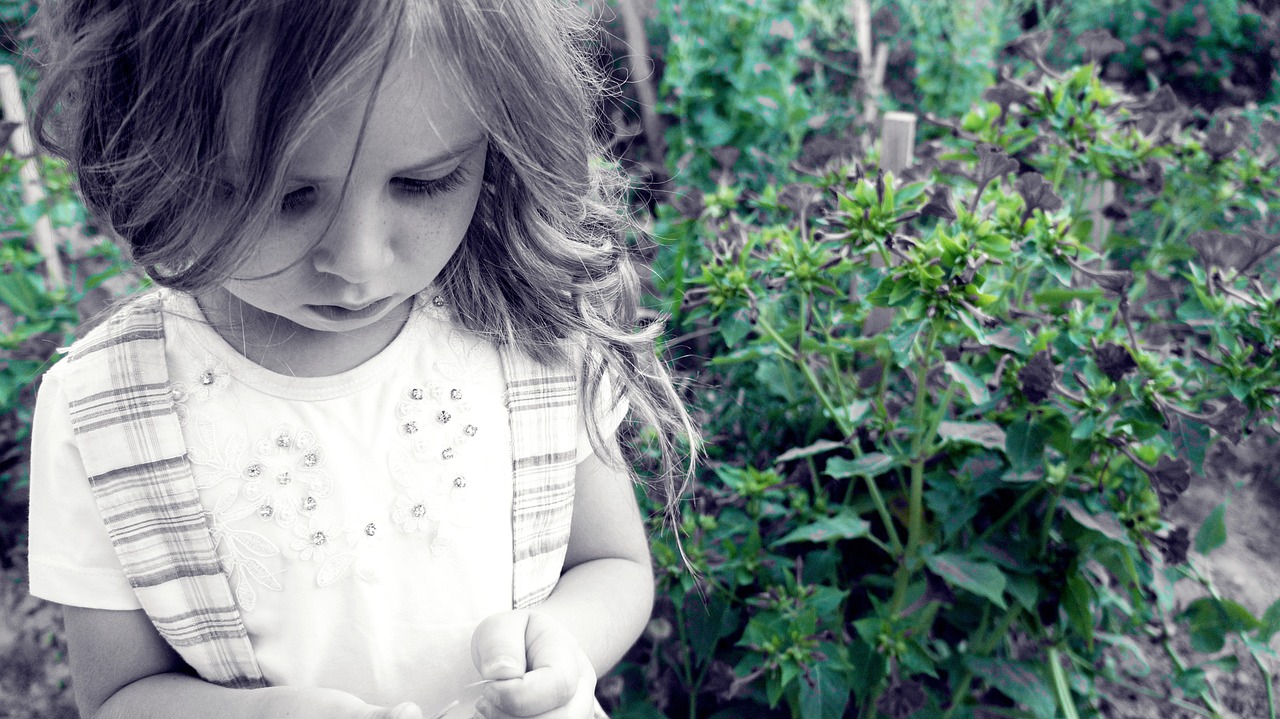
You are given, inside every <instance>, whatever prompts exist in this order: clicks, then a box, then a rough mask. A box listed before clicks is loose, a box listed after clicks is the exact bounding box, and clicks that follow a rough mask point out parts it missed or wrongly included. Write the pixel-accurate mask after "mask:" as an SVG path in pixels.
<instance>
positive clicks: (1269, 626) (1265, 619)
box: [1258, 599, 1280, 644]
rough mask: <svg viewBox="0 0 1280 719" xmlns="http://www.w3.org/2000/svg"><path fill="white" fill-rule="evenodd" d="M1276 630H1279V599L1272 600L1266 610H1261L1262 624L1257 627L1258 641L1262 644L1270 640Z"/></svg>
mask: <svg viewBox="0 0 1280 719" xmlns="http://www.w3.org/2000/svg"><path fill="white" fill-rule="evenodd" d="M1276 632H1280V599H1277V600H1276V601H1274V602H1272V603H1271V606H1269V607H1267V611H1266V612H1263V614H1262V626H1260V627H1258V641H1260V642H1263V643H1264V644H1265V643H1267V642H1270V641H1271V637H1272V636H1273V635H1275V633H1276Z"/></svg>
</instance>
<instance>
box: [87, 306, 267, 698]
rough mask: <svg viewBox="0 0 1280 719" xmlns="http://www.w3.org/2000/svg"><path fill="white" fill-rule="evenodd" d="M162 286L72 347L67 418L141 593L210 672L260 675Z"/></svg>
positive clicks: (189, 657)
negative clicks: (181, 416)
mask: <svg viewBox="0 0 1280 719" xmlns="http://www.w3.org/2000/svg"><path fill="white" fill-rule="evenodd" d="M163 319H164V318H163V315H162V312H161V306H160V297H159V296H158V295H157V294H155V293H152V294H148V295H144V296H142V297H140V298H139V299H137V300H135V301H133V302H132V303H131V304H130V305H129V306H127V307H125V308H124V309H122V310H121V311H119V312H117V313H116V314H115V315H114V316H113V317H112V318H111V319H110V320H108V321H107V322H106V323H105V324H104V325H102V326H100V327H99V328H97V329H96V330H94V331H93V332H91V333H90V334H89V335H88V336H86V337H85V338H84V339H83V340H81V341H80V342H77V343H76V344H75V345H74V346H73V347H72V348H71V351H70V354H69V355H68V357H67V362H68V363H71V364H72V365H73V366H74V368H75V369H74V371H71V372H68V373H67V374H68V378H69V379H68V390H69V396H70V402H69V406H70V412H71V425H72V429H73V431H74V434H75V439H76V443H77V445H78V446H79V448H80V454H81V457H82V458H83V460H84V465H85V469H86V470H87V472H88V475H89V484H90V486H91V488H92V489H93V494H94V497H95V499H96V500H97V503H98V509H99V511H100V512H101V514H102V517H103V521H104V522H105V524H106V526H107V533H108V535H109V536H110V537H111V543H112V544H113V545H114V546H115V549H116V553H117V554H118V555H119V557H120V562H121V564H122V565H123V566H124V571H125V573H126V574H127V575H128V577H129V583H130V585H131V586H132V587H133V590H134V593H135V594H136V595H137V597H138V601H139V603H140V604H141V605H142V608H143V609H144V610H145V611H146V613H147V615H148V617H150V619H151V621H152V623H153V624H155V627H156V629H157V630H158V631H159V633H160V636H162V637H164V639H165V641H166V642H168V643H169V644H170V645H171V646H172V647H173V648H174V649H175V650H176V651H177V652H178V654H179V655H181V656H182V658H183V659H184V660H185V661H186V662H187V663H188V664H189V665H191V667H192V668H193V669H195V670H196V671H197V672H198V673H199V675H200V676H201V677H202V678H204V679H205V680H207V681H209V682H212V683H214V684H220V685H223V686H231V687H242V688H252V687H261V686H265V682H264V680H263V678H262V672H261V670H260V669H259V668H258V663H257V660H256V659H255V658H254V655H253V649H252V647H251V646H250V644H249V637H248V633H247V632H246V631H245V627H244V622H243V621H242V620H241V617H240V611H239V609H238V608H237V607H236V603H235V600H234V599H233V596H232V593H231V587H230V585H229V583H228V582H227V578H226V576H225V575H223V573H222V570H221V567H220V565H219V562H218V557H217V554H216V552H215V550H214V543H213V537H212V535H211V534H210V532H209V527H208V525H207V524H206V522H205V516H204V508H203V506H202V505H201V503H200V497H199V494H198V493H197V491H196V487H195V480H194V479H193V477H192V475H191V467H190V464H189V463H188V462H187V457H186V442H185V441H184V440H183V437H182V429H181V427H180V426H179V424H178V417H177V414H176V412H175V411H174V406H173V400H172V398H171V395H170V393H169V373H168V368H167V366H166V365H165V357H164V321H163Z"/></svg>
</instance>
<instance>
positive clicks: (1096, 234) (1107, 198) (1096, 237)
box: [1088, 180, 1116, 251]
mask: <svg viewBox="0 0 1280 719" xmlns="http://www.w3.org/2000/svg"><path fill="white" fill-rule="evenodd" d="M1115 200H1116V184H1115V183H1114V182H1112V181H1111V180H1105V181H1103V182H1101V183H1099V184H1097V185H1094V188H1093V191H1092V192H1090V193H1089V199H1088V206H1089V216H1090V218H1091V219H1092V220H1093V244H1094V249H1096V250H1098V251H1101V250H1102V243H1103V242H1104V241H1105V240H1106V239H1107V234H1109V232H1110V230H1111V221H1110V220H1108V219H1107V218H1106V216H1104V215H1103V214H1102V208H1104V207H1106V206H1107V205H1110V204H1111V203H1112V202H1115Z"/></svg>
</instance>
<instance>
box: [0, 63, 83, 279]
mask: <svg viewBox="0 0 1280 719" xmlns="http://www.w3.org/2000/svg"><path fill="white" fill-rule="evenodd" d="M0 104H3V106H4V119H5V120H8V121H10V122H16V123H18V127H17V129H15V130H14V131H13V135H11V136H10V138H9V145H10V147H12V148H13V154H14V156H15V157H17V158H19V159H25V160H26V162H25V163H23V165H22V170H21V174H20V177H21V179H22V202H23V204H26V205H34V204H36V203H40V202H43V201H44V199H45V194H44V184H43V183H42V182H41V181H40V167H39V165H38V158H37V157H36V153H35V143H34V142H32V139H31V130H30V129H29V128H28V127H27V110H26V107H25V106H24V105H23V104H22V91H21V90H20V89H19V87H18V73H17V71H15V70H14V69H13V66H12V65H0ZM31 240H32V244H34V245H35V247H36V250H38V251H39V252H40V254H41V255H43V256H44V266H45V272H46V273H47V274H48V277H49V285H50V287H51V288H53V289H61V288H63V287H65V286H66V284H67V281H66V277H65V276H64V274H63V272H62V259H61V258H59V257H58V245H57V242H56V241H55V240H54V235H53V223H52V222H50V220H49V213H47V212H45V213H42V214H41V215H40V217H39V218H38V219H36V221H35V224H34V225H32V227H31Z"/></svg>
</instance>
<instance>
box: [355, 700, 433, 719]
mask: <svg viewBox="0 0 1280 719" xmlns="http://www.w3.org/2000/svg"><path fill="white" fill-rule="evenodd" d="M366 706H368V705H366ZM365 717H366V719H423V717H422V710H421V709H419V708H418V705H417V704H414V703H413V702H401V703H400V704H397V705H395V706H394V707H391V708H387V707H374V706H369V709H368V713H367V714H365Z"/></svg>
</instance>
